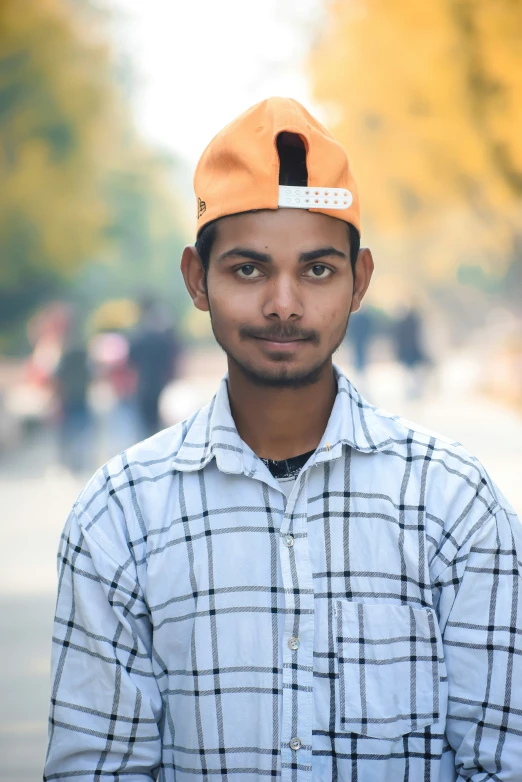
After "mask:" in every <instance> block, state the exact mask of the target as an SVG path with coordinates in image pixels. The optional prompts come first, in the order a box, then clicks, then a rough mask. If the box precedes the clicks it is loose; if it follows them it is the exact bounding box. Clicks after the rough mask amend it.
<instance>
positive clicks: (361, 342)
mask: <svg viewBox="0 0 522 782" xmlns="http://www.w3.org/2000/svg"><path fill="white" fill-rule="evenodd" d="M375 330H376V324H375V317H374V315H373V313H372V311H371V310H370V309H369V308H367V307H366V308H361V309H360V310H359V311H358V312H354V313H353V315H352V317H351V319H350V328H349V329H348V331H347V339H348V341H349V342H351V344H352V346H353V357H354V366H355V369H356V370H357V372H358V373H359V374H360V375H363V374H364V373H365V371H366V367H367V365H368V353H369V349H370V345H371V343H372V341H373V338H374V336H375Z"/></svg>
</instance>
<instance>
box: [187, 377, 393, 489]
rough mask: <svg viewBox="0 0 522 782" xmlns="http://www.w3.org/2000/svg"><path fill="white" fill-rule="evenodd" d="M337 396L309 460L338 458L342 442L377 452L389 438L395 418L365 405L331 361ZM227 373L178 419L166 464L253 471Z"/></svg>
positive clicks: (253, 461) (245, 471)
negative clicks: (173, 450)
mask: <svg viewBox="0 0 522 782" xmlns="http://www.w3.org/2000/svg"><path fill="white" fill-rule="evenodd" d="M334 372H335V376H336V380H337V396H336V398H335V402H334V406H333V408H332V412H331V414H330V419H329V421H328V424H327V427H326V430H325V432H324V435H323V437H322V438H321V441H320V443H319V445H318V447H317V449H316V451H315V454H314V456H313V457H312V460H311V461H310V465H312V464H319V463H321V462H326V461H330V460H332V459H335V458H339V457H340V456H341V454H342V446H343V445H347V446H349V447H350V448H354V449H355V450H356V451H360V452H361V453H373V452H376V451H382V450H383V449H384V448H386V447H387V446H388V445H389V444H390V443H391V442H393V440H394V434H395V427H394V421H395V418H394V417H393V416H390V415H389V414H387V413H385V412H384V411H382V410H378V409H377V408H375V407H373V405H370V404H369V402H367V401H366V400H364V399H363V397H362V396H361V395H360V394H359V392H358V391H357V389H356V388H355V387H354V386H353V385H352V384H351V383H350V381H349V380H348V378H347V377H346V376H345V375H343V373H342V372H341V370H340V369H339V368H338V367H337V366H335V365H334ZM227 377H228V376H227V375H225V377H224V378H223V379H222V381H221V383H220V386H219V388H218V390H217V393H216V394H215V396H214V397H213V399H212V400H211V401H210V402H209V404H208V405H206V406H205V407H203V408H202V409H201V410H199V411H198V413H196V414H195V415H194V416H193V417H192V418H191V419H189V421H187V422H185V423H184V424H183V427H184V430H185V431H184V434H183V435H182V439H181V443H180V446H179V448H178V451H177V454H176V456H175V457H174V459H173V462H172V466H173V467H174V469H176V470H181V471H184V472H189V471H194V470H201V469H202V468H203V467H205V466H206V465H207V464H208V463H209V462H210V460H211V459H213V458H215V459H216V464H217V466H218V468H219V470H221V471H222V472H225V473H241V472H244V473H246V474H247V475H254V473H255V472H256V469H257V467H256V462H257V461H258V460H257V457H256V455H255V454H254V453H253V451H252V449H251V448H250V447H249V446H248V445H247V444H246V443H244V442H243V441H242V440H241V438H240V436H239V434H238V431H237V429H236V425H235V423H234V419H233V418H232V414H231V412H230V402H229V399H228V383H227Z"/></svg>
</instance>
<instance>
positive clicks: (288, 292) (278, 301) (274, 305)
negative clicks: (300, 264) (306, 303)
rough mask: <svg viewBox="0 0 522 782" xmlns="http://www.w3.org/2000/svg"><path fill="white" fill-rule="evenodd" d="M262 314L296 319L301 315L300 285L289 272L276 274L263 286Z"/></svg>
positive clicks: (273, 317) (282, 318)
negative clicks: (264, 293)
mask: <svg viewBox="0 0 522 782" xmlns="http://www.w3.org/2000/svg"><path fill="white" fill-rule="evenodd" d="M265 291H266V296H265V301H264V304H263V314H264V316H265V317H266V318H272V319H276V318H277V319H279V320H296V319H298V318H300V317H302V315H303V301H302V296H301V291H300V286H299V283H298V282H297V280H296V279H295V278H294V277H292V276H291V275H290V274H278V275H277V276H276V277H274V278H273V279H272V280H270V282H269V283H268V285H267V286H266V288H265Z"/></svg>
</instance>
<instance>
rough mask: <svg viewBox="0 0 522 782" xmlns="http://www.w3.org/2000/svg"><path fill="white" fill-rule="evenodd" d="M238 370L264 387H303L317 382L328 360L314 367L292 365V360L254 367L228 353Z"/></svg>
mask: <svg viewBox="0 0 522 782" xmlns="http://www.w3.org/2000/svg"><path fill="white" fill-rule="evenodd" d="M228 358H229V360H230V361H232V362H233V363H234V364H235V365H236V367H237V368H238V369H239V371H240V372H241V373H242V374H243V375H244V376H245V378H246V379H247V380H249V381H250V382H251V383H253V384H254V385H256V386H262V387H264V388H281V389H283V388H304V387H305V386H310V385H313V384H314V383H317V382H318V381H319V379H320V378H321V375H322V373H323V371H324V368H325V365H326V364H327V363H328V362H329V360H330V359H329V358H328V359H326V361H323V362H321V363H320V364H319V365H318V366H314V367H292V362H289V361H285V362H282V361H281V362H275V363H274V366H273V367H256V366H253V365H252V364H250V363H249V364H247V363H246V362H242V361H238V360H237V359H236V358H234V357H233V356H231V355H230V354H229V355H228Z"/></svg>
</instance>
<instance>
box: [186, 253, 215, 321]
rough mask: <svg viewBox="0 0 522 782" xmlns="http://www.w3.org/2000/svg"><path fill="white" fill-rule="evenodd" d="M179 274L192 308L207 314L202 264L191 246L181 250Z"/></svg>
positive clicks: (207, 306)
mask: <svg viewBox="0 0 522 782" xmlns="http://www.w3.org/2000/svg"><path fill="white" fill-rule="evenodd" d="M181 273H182V275H183V279H184V280H185V286H186V288H187V290H188V292H189V295H190V298H191V299H192V301H193V303H194V306H195V307H197V309H198V310H201V311H202V312H208V311H209V309H210V307H209V305H208V296H207V289H206V286H205V272H204V269H203V264H202V262H201V258H200V257H199V254H198V251H197V250H196V248H195V247H193V246H191V245H189V246H188V247H185V249H184V250H183V255H182V256H181Z"/></svg>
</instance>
